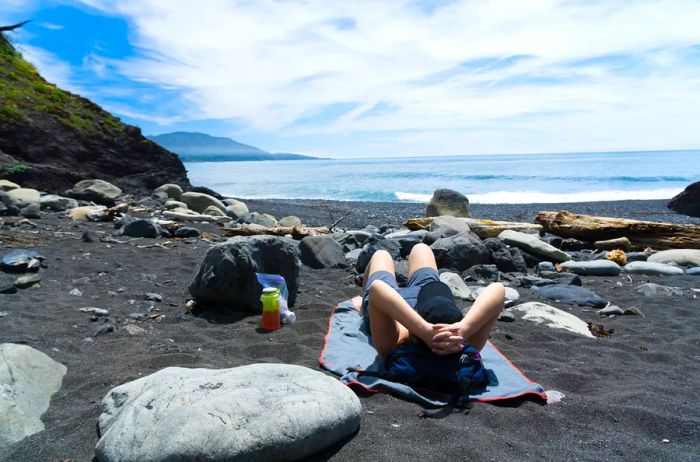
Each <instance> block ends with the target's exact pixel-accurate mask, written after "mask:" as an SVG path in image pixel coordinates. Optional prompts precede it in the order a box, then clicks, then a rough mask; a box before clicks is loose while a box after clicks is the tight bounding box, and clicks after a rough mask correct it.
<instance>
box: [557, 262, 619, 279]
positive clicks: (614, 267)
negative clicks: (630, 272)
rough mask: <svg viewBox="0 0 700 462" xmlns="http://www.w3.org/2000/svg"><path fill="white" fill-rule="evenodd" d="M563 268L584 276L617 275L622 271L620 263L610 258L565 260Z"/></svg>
mask: <svg viewBox="0 0 700 462" xmlns="http://www.w3.org/2000/svg"><path fill="white" fill-rule="evenodd" d="M561 268H562V269H563V270H565V271H569V272H572V273H576V274H580V275H583V276H617V275H618V274H620V272H621V271H622V268H621V267H620V265H618V264H617V263H615V262H613V261H610V260H592V261H565V262H564V263H561Z"/></svg>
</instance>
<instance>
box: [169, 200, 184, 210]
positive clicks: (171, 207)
mask: <svg viewBox="0 0 700 462" xmlns="http://www.w3.org/2000/svg"><path fill="white" fill-rule="evenodd" d="M165 208H166V209H168V210H175V209H187V204H185V203H184V202H180V201H175V200H169V201H165Z"/></svg>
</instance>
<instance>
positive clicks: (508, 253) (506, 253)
mask: <svg viewBox="0 0 700 462" xmlns="http://www.w3.org/2000/svg"><path fill="white" fill-rule="evenodd" d="M484 245H485V246H486V248H487V249H489V252H491V260H492V261H493V262H494V264H495V265H496V266H497V267H498V269H499V270H500V271H503V272H504V273H511V272H518V273H526V272H527V263H525V259H524V258H523V255H522V254H521V253H520V250H519V249H517V248H515V247H511V248H508V246H507V245H506V244H505V243H504V242H503V241H502V240H500V239H498V238H495V237H490V238H488V239H485V240H484Z"/></svg>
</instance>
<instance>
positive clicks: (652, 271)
mask: <svg viewBox="0 0 700 462" xmlns="http://www.w3.org/2000/svg"><path fill="white" fill-rule="evenodd" d="M625 273H628V274H649V275H672V274H683V269H682V268H679V267H677V266H673V265H666V264H664V263H652V262H650V261H633V262H632V263H628V264H626V265H625Z"/></svg>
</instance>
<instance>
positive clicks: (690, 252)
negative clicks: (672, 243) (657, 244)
mask: <svg viewBox="0 0 700 462" xmlns="http://www.w3.org/2000/svg"><path fill="white" fill-rule="evenodd" d="M647 261H649V262H652V263H675V264H676V265H680V266H700V249H673V250H663V251H661V252H657V253H655V254H654V255H650V256H649V258H647Z"/></svg>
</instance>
